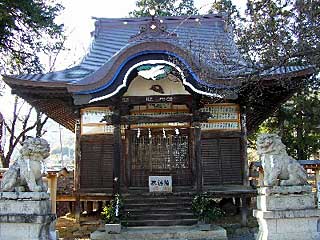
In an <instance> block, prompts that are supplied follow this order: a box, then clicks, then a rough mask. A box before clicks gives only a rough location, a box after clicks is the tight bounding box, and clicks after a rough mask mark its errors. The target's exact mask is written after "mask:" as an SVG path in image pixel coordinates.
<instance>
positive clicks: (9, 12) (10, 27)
mask: <svg viewBox="0 0 320 240" xmlns="http://www.w3.org/2000/svg"><path fill="white" fill-rule="evenodd" d="M61 10H62V6H61V5H60V4H56V3H55V1H51V0H0V71H1V72H2V73H4V72H5V73H8V74H16V73H22V72H24V73H28V72H40V71H41V70H42V69H41V65H40V62H39V54H40V53H43V54H48V53H52V51H56V50H59V49H61V48H62V43H63V38H64V37H63V35H62V30H63V29H62V28H63V25H59V24H56V23H55V21H54V20H55V17H56V16H57V15H58V14H59V12H60V11H61Z"/></svg>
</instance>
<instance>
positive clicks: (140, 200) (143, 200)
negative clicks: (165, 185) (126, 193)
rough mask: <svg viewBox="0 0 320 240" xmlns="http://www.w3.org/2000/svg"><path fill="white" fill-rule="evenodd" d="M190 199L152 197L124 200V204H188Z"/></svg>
mask: <svg viewBox="0 0 320 240" xmlns="http://www.w3.org/2000/svg"><path fill="white" fill-rule="evenodd" d="M191 201H192V199H191V198H190V197H168V198H166V197H153V198H147V197H146V198H141V197H139V198H135V197H131V198H125V200H124V202H125V204H131V203H147V202H150V203H163V202H166V203H190V202H191Z"/></svg>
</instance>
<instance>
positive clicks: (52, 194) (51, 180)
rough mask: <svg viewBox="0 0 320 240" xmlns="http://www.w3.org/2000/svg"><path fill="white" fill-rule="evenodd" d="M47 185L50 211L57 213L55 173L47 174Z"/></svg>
mask: <svg viewBox="0 0 320 240" xmlns="http://www.w3.org/2000/svg"><path fill="white" fill-rule="evenodd" d="M47 178H48V187H49V190H50V199H51V213H53V214H56V213H57V180H58V176H57V174H55V173H53V174H50V173H49V174H48V176H47Z"/></svg>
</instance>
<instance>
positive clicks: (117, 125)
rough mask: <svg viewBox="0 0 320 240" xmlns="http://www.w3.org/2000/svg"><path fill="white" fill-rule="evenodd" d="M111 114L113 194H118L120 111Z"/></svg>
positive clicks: (116, 110)
mask: <svg viewBox="0 0 320 240" xmlns="http://www.w3.org/2000/svg"><path fill="white" fill-rule="evenodd" d="M113 112H114V114H113V121H112V122H113V126H114V130H113V136H114V147H113V163H112V165H113V183H114V184H113V193H114V194H117V193H120V161H121V128H120V127H121V126H120V111H119V110H118V109H115V110H114V111H113Z"/></svg>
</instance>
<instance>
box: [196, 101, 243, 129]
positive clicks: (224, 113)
mask: <svg viewBox="0 0 320 240" xmlns="http://www.w3.org/2000/svg"><path fill="white" fill-rule="evenodd" d="M201 111H202V112H209V113H210V114H211V117H210V118H209V119H208V122H206V123H201V129H202V130H232V131H234V130H235V131H240V107H239V105H238V104H229V103H221V104H207V105H205V107H203V108H201Z"/></svg>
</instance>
